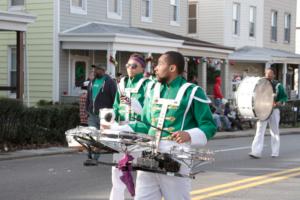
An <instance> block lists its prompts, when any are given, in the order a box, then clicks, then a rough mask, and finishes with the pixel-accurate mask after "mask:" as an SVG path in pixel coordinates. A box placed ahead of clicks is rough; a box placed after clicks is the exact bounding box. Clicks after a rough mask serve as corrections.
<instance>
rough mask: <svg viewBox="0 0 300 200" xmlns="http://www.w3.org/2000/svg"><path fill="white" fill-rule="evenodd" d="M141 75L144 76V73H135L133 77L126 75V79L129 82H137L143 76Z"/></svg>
mask: <svg viewBox="0 0 300 200" xmlns="http://www.w3.org/2000/svg"><path fill="white" fill-rule="evenodd" d="M143 76H144V74H143V73H140V74H137V75H135V76H134V77H133V78H129V77H128V81H129V82H130V83H137V82H138V81H139V80H140V79H142V78H143Z"/></svg>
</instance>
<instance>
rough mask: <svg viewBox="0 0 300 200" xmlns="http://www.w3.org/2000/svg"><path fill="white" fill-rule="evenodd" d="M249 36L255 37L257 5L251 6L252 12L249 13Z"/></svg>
mask: <svg viewBox="0 0 300 200" xmlns="http://www.w3.org/2000/svg"><path fill="white" fill-rule="evenodd" d="M249 14H250V15H249V36H250V37H255V31H256V28H255V24H256V7H254V6H250V13H249Z"/></svg>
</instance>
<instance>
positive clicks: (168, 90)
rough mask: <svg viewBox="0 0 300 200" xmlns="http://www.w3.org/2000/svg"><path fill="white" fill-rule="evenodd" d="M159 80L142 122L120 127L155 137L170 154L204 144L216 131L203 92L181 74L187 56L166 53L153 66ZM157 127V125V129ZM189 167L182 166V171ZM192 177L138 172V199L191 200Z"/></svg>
mask: <svg viewBox="0 0 300 200" xmlns="http://www.w3.org/2000/svg"><path fill="white" fill-rule="evenodd" d="M154 71H155V74H156V77H157V81H158V82H157V83H155V85H154V86H153V87H152V90H151V91H150V94H149V97H147V98H146V99H145V102H144V107H143V112H142V121H141V122H135V123H130V124H128V125H125V126H121V127H119V130H120V129H122V130H127V131H133V132H140V133H146V134H148V135H152V136H155V138H156V140H157V141H156V147H157V149H158V151H159V152H162V153H167V152H169V150H170V148H171V147H172V146H174V145H191V146H194V147H200V146H204V145H206V143H207V140H209V139H210V138H212V137H213V136H214V134H215V132H216V125H215V123H214V120H213V117H212V114H211V111H210V108H209V105H208V103H210V100H208V98H207V97H206V95H205V93H204V91H203V90H202V89H201V88H200V87H198V86H196V85H194V84H192V83H187V81H186V80H185V79H184V78H183V77H182V76H181V74H182V73H183V71H184V57H183V56H182V55H181V54H180V53H178V52H174V51H170V52H166V53H164V54H163V55H162V56H161V57H160V58H159V61H158V65H157V66H156V67H155V68H154ZM154 127H157V128H154ZM186 170H188V169H187V167H185V166H183V165H181V167H180V171H179V172H184V171H186ZM190 188H191V180H190V179H189V178H186V177H176V176H168V175H165V174H159V173H151V172H145V171H138V172H137V180H136V196H135V199H136V200H160V199H161V198H162V197H164V199H165V200H187V199H190V195H189V193H190Z"/></svg>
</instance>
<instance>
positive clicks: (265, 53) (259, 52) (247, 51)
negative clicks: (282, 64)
mask: <svg viewBox="0 0 300 200" xmlns="http://www.w3.org/2000/svg"><path fill="white" fill-rule="evenodd" d="M288 58H289V59H300V55H299V54H295V53H291V52H288V51H282V50H277V49H269V48H262V47H250V46H245V47H242V48H240V49H237V50H236V51H235V52H233V53H231V54H229V59H230V60H236V61H257V62H268V61H272V60H276V59H288Z"/></svg>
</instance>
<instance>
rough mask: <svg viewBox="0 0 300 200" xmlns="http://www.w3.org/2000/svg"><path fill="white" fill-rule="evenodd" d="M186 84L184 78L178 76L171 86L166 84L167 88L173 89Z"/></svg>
mask: <svg viewBox="0 0 300 200" xmlns="http://www.w3.org/2000/svg"><path fill="white" fill-rule="evenodd" d="M183 82H185V79H184V78H183V77H182V76H177V77H176V78H175V79H174V80H172V81H171V82H170V83H169V84H167V83H166V84H165V85H166V86H167V87H170V88H173V87H177V86H179V85H181V83H183Z"/></svg>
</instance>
